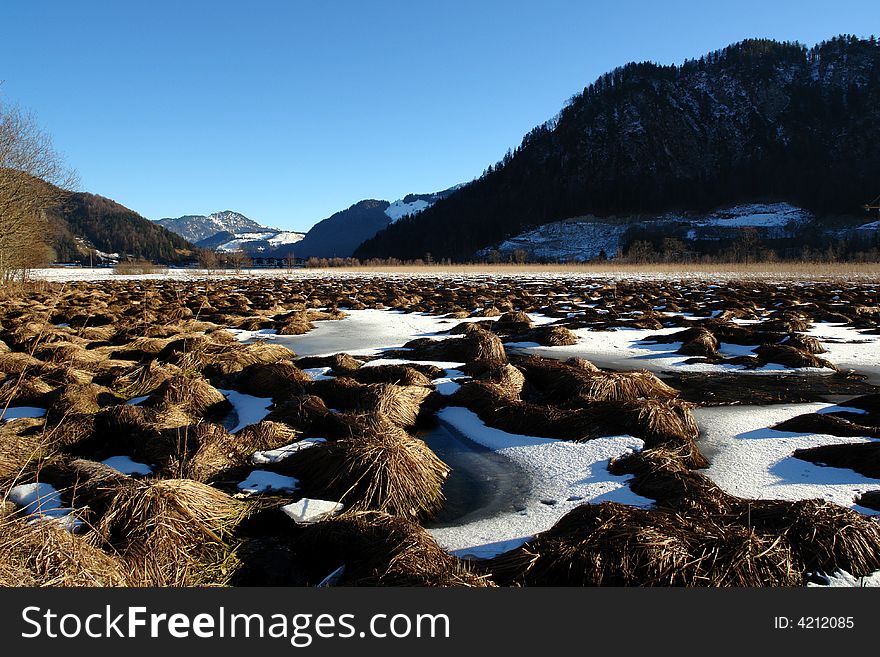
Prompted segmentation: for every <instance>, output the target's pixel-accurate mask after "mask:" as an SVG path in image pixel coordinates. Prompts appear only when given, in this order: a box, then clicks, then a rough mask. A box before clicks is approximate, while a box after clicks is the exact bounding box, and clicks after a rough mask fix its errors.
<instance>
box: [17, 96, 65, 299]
mask: <svg viewBox="0 0 880 657" xmlns="http://www.w3.org/2000/svg"><path fill="white" fill-rule="evenodd" d="M47 183H49V184H47ZM75 184H76V175H75V173H74V172H73V171H72V170H70V169H68V168H67V167H66V165H65V164H64V161H63V160H62V158H61V156H60V155H59V154H58V153H57V151H55V149H54V147H53V146H52V141H51V139H50V138H49V136H48V135H47V134H45V133H44V132H43V131H42V130H41V129H40V128H39V126H38V125H37V122H36V119H35V118H34V116H33V115H32V114H29V113H27V112H24V111H22V110H21V109H19V108H18V107H15V106H10V105H6V104H3V103H2V102H0V281H4V282H9V281H11V280H13V279H15V278H16V277H22V278H24V277H25V276H26V275H27V271H28V269H30V268H31V267H33V266H34V265H35V264H38V263H40V262H43V261H44V260H45V259H47V258H48V256H49V253H50V251H51V250H50V249H49V247H48V245H47V243H46V237H47V233H48V230H47V227H48V222H47V215H46V213H47V211H48V210H49V209H50V208H51V207H52V206H54V205H55V204H57V203H58V202H59V201H60V200H61V195H62V191H61V190H64V189H71V188H72V187H73V186H74V185H75Z"/></svg>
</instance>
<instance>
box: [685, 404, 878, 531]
mask: <svg viewBox="0 0 880 657" xmlns="http://www.w3.org/2000/svg"><path fill="white" fill-rule="evenodd" d="M827 406H828V404H826V403H810V404H775V405H771V406H717V407H705V408H697V409H696V410H695V411H694V413H695V415H696V418H697V423H698V424H699V426H700V432H701V438H700V443H699V444H700V448H701V449H702V450H703V453H704V454H706V456H707V458H708V459H709V461H710V462H711V465H710V466H709V468H708V469H707V470H705V471H704V473H705V474H706V476H708V477H709V478H710V479H712V481H714V482H715V483H716V484H718V485H719V486H720V487H721V488H723V489H724V490H725V491H727V492H728V493H731V494H732V495H737V496H739V497H745V498H751V499H761V500H790V501H796V500H805V499H812V498H822V499H825V500H828V501H830V502H834V503H835V504H839V505H840V506H844V507H848V508H856V509H857V510H858V511H860V512H861V513H865V514H869V515H877V514H878V512H876V511H871V510H870V509H866V508H863V507H857V505H856V504H855V499H856V498H857V497H858V496H859V495H861V494H862V493H864V492H866V491H869V490H874V489H876V488H877V480H876V479H871V478H868V477H865V476H863V475H860V474H858V473H856V472H854V471H852V470H848V469H845V468H831V467H826V466H819V465H815V464H813V463H810V462H808V461H802V460H801V459H796V458H794V456H792V454H793V453H794V451H795V450H796V449H806V448H810V447H819V446H821V445H838V444H844V443H853V442H871V441H870V439H868V438H852V437H848V438H842V437H838V436H830V435H825V434H805V433H793V432H788V431H776V430H775V429H771V428H770V427H772V426H775V425H776V424H778V423H779V422H783V421H785V420H787V419H789V418H792V417H795V416H796V415H801V414H803V413H814V412H817V411H819V410H821V409H823V408H826V407H827Z"/></svg>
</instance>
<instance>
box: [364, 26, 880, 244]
mask: <svg viewBox="0 0 880 657" xmlns="http://www.w3.org/2000/svg"><path fill="white" fill-rule="evenodd" d="M878 63H880V47H878V44H877V42H876V41H875V40H874V39H873V38H871V39H868V40H860V39H856V38H854V37H838V38H835V39H832V40H830V41H828V42H824V43H821V44H819V45H817V46H815V47H813V48H809V49H808V48H806V47H805V46H803V45H801V44H797V43H779V42H775V41H769V40H748V41H743V42H741V43H738V44H735V45H732V46H729V47H727V48H724V49H723V50H719V51H716V52H713V53H710V54H708V55H706V56H704V57H701V58H699V59H697V60H691V61H687V62H685V63H684V64H683V65H680V66H659V65H656V64H651V63H640V64H636V63H633V64H628V65H626V66H623V67H621V68H618V69H616V70H614V71H612V72H610V73H608V74H605V75H603V76H602V77H600V78H599V79H598V80H596V81H595V82H594V83H592V84H590V85H589V86H588V87H586V88H584V89H583V91H582V92H581V93H578V94H577V95H575V96H574V97H572V98H571V100H570V102H569V103H568V104H567V105H566V107H564V108H563V109H562V111H561V112H560V113H559V114H558V115H557V117H555V118H554V119H552V120H551V121H548V122H547V123H545V124H543V125H540V126H538V127H536V128H535V129H533V130H532V131H531V132H529V133H528V134H527V135H526V136H525V138H524V139H523V141H522V143H521V144H520V146H519V147H517V148H516V149H515V150H513V151H510V152H508V154H507V155H506V156H505V157H504V158H503V159H502V160H501V161H500V162H499V163H498V164H497V165H494V166H490V167H489V168H488V169H487V170H486V172H485V173H484V174H483V176H482V177H480V178H479V179H478V180H476V181H474V182H473V183H471V184H469V185H467V186H465V187H463V188H461V189H460V190H458V191H456V192H455V193H453V194H451V195H450V196H448V197H447V198H446V199H444V200H440V201H438V202H437V203H436V204H434V205H433V206H432V207H430V208H428V209H426V210H424V211H423V212H422V213H421V214H419V215H418V216H415V217H407V218H403V219H401V220H400V221H397V222H395V223H394V224H392V225H390V226H389V227H388V228H387V229H386V230H384V231H382V232H381V233H379V234H378V235H376V236H375V237H374V238H372V239H370V240H367V241H366V242H365V243H364V244H363V245H361V246H360V247H359V248H358V249H357V251H356V252H355V256H356V257H361V258H369V257H389V256H392V257H398V258H404V259H410V258H419V257H422V256H423V255H424V254H425V253H426V252H430V253H431V254H432V255H433V256H434V257H435V258H440V257H443V258H446V257H449V258H454V259H467V258H470V257H473V255H474V253H475V252H476V251H478V250H479V249H481V248H484V247H488V246H491V245H493V244H498V243H500V242H502V241H503V240H505V239H507V238H509V237H512V236H515V235H518V234H521V233H523V232H524V231H526V230H529V229H533V228H535V227H537V226H541V225H544V224H548V223H550V222H555V221H559V220H563V219H567V218H571V217H579V216H585V215H595V216H599V217H609V216H621V215H627V216H640V215H647V214H651V213H662V212H684V213H686V212H688V211H697V212H700V211H704V212H705V211H710V210H712V209H715V208H720V207H724V206H732V205H735V204H738V203H749V202H788V203H792V204H794V205H796V206H798V207H802V208H805V209H807V210H808V211H810V212H813V213H814V214H815V215H816V216H818V217H822V216H825V215H828V214H835V213H837V214H839V213H844V214H845V213H851V214H854V213H857V212H859V211H860V210H859V208H860V206H861V205H862V204H863V203H865V202H867V201H869V200H870V199H873V198H874V197H876V196H877V195H878V193H880V67H878ZM499 111H503V108H499Z"/></svg>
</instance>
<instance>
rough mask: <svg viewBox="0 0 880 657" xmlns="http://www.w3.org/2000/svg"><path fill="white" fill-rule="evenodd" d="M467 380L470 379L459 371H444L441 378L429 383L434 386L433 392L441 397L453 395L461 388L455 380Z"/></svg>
mask: <svg viewBox="0 0 880 657" xmlns="http://www.w3.org/2000/svg"><path fill="white" fill-rule="evenodd" d="M469 378H470V377H468V376H465V374H464V372H462V371H461V370H457V369H446V371H445V372H443V376H441V377H440V378H437V379H434V380H433V381H431V383H432V384H433V386H434V390H436V391H437V392H439V393H440V394H441V395H454V394H455V393H456V392H457V391H458V389H459V388H461V384H460V383H459V382H458V381H457V380H456V379H458V380H461V379H469Z"/></svg>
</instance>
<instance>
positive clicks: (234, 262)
mask: <svg viewBox="0 0 880 657" xmlns="http://www.w3.org/2000/svg"><path fill="white" fill-rule="evenodd" d="M226 262H227V264H229V265H231V266H232V268H233V269H234V270H235V273H236V274H240V273H241V269H242V267H245V266H247V265H248V264H250V262H251V259H250V258H249V257H248V255H247V254H246V253H245V252H244V251H230V252H228V253H227V254H226Z"/></svg>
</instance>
